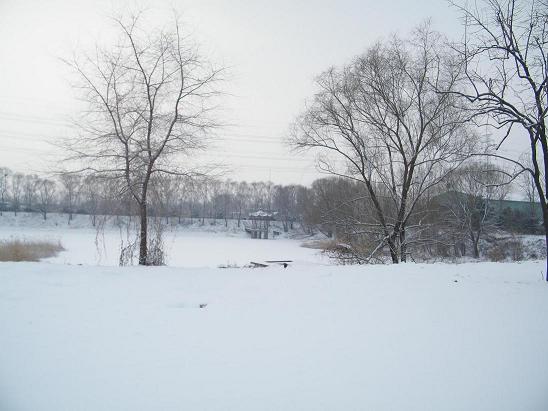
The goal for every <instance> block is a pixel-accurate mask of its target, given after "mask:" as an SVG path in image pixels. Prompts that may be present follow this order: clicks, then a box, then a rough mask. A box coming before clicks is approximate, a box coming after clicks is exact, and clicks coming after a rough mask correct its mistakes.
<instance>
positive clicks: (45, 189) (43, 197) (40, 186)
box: [37, 178, 56, 220]
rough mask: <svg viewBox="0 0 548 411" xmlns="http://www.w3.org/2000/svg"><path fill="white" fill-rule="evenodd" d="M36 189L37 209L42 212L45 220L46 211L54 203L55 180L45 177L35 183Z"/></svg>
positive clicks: (47, 211) (48, 210)
mask: <svg viewBox="0 0 548 411" xmlns="http://www.w3.org/2000/svg"><path fill="white" fill-rule="evenodd" d="M37 191H38V209H39V210H40V212H41V213H42V217H44V220H47V217H48V213H49V212H50V211H51V207H52V206H53V204H54V203H55V193H56V186H55V182H54V181H52V180H48V179H47V178H45V179H41V180H39V181H38V183H37Z"/></svg>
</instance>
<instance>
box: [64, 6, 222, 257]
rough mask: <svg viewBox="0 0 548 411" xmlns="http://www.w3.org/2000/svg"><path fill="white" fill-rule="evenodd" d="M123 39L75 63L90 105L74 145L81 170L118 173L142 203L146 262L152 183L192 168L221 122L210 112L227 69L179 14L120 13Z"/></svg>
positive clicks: (142, 249)
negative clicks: (150, 21)
mask: <svg viewBox="0 0 548 411" xmlns="http://www.w3.org/2000/svg"><path fill="white" fill-rule="evenodd" d="M114 24H115V25H116V27H117V28H118V30H119V33H120V38H119V39H118V42H117V43H115V44H113V45H111V46H109V47H105V48H102V47H99V46H98V47H97V51H96V53H95V54H94V55H93V56H88V55H86V56H84V57H81V58H76V59H75V60H73V61H71V62H70V65H71V66H72V67H73V69H74V70H75V72H76V73H77V75H78V78H79V82H78V87H79V89H80V91H81V94H82V97H83V99H84V101H85V102H86V103H87V104H88V105H89V109H88V111H87V112H86V113H85V115H84V116H83V117H84V118H83V124H84V126H83V128H82V132H81V134H80V136H79V137H77V138H75V139H72V140H71V141H70V143H69V144H68V145H67V146H68V148H69V150H70V152H71V156H70V158H69V160H74V162H75V163H82V162H83V163H84V166H83V167H80V168H77V169H75V170H74V171H79V172H87V173H91V174H95V175H97V176H100V177H105V178H111V179H116V180H118V181H119V182H120V187H121V189H122V191H123V192H122V193H120V195H124V194H125V193H129V194H130V195H131V197H132V198H133V200H134V201H135V203H136V204H137V206H138V209H139V217H140V233H139V264H141V265H147V264H150V261H149V260H148V259H147V255H148V241H147V232H148V229H147V223H148V220H147V217H148V209H147V206H148V202H149V198H148V195H149V186H150V184H151V179H152V178H153V176H155V175H157V174H170V175H189V174H193V173H195V172H196V170H195V169H194V171H193V169H192V168H191V167H190V160H189V159H190V157H189V156H190V155H191V154H192V153H195V152H196V150H200V149H203V148H204V147H205V137H206V135H207V131H208V130H210V129H211V128H212V127H214V126H215V123H214V122H213V121H212V119H211V116H210V115H209V114H210V112H211V110H212V109H213V108H214V105H215V104H216V101H215V99H214V97H215V96H217V95H218V92H217V89H216V83H217V82H218V81H219V80H220V73H221V70H220V69H216V68H214V67H213V66H212V65H211V64H209V63H208V62H206V61H205V60H204V59H202V57H201V56H200V55H199V53H198V51H197V48H196V47H195V46H194V45H193V44H191V43H190V40H189V38H188V36H185V35H184V33H183V31H182V27H181V25H180V24H179V22H178V21H177V20H175V21H174V22H173V24H172V26H171V28H169V29H164V28H158V27H152V28H150V27H147V25H146V21H145V16H143V14H142V13H141V14H137V15H132V16H130V17H129V18H115V19H114Z"/></svg>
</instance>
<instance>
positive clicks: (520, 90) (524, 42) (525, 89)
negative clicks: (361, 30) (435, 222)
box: [453, 0, 548, 281]
mask: <svg viewBox="0 0 548 411" xmlns="http://www.w3.org/2000/svg"><path fill="white" fill-rule="evenodd" d="M453 4H454V5H455V7H457V8H458V10H459V11H460V12H461V15H462V19H463V22H464V26H465V37H464V41H463V42H462V44H460V45H459V46H458V49H459V51H460V53H461V54H462V58H463V60H464V61H465V66H464V73H463V74H464V76H463V77H464V79H465V80H466V81H467V83H468V85H469V86H470V88H469V89H468V91H466V92H461V93H459V95H461V96H462V97H464V98H466V99H467V100H468V101H470V102H472V103H474V104H475V108H476V109H477V114H478V115H480V116H486V117H487V118H488V122H489V123H490V124H492V125H493V126H495V127H496V128H499V129H502V130H504V131H505V134H504V136H503V137H502V138H501V140H500V141H499V143H498V146H497V149H498V147H500V146H501V145H502V144H503V143H504V141H505V140H506V139H507V137H508V136H509V135H510V133H511V131H512V129H513V128H514V129H516V132H519V133H521V134H523V135H524V136H523V137H524V138H526V141H527V143H528V146H529V154H530V158H531V162H530V165H528V164H523V163H521V162H519V161H516V160H515V159H511V158H506V159H507V160H509V161H511V162H512V163H513V164H514V165H516V166H517V168H518V169H519V171H518V173H519V172H526V173H529V174H530V175H531V176H532V179H533V182H534V185H535V189H536V191H537V194H538V198H539V200H540V204H541V206H542V213H543V221H544V230H545V236H546V240H547V241H546V247H547V250H548V193H547V192H546V188H547V186H548V141H547V139H546V116H547V115H548V55H547V54H548V2H547V1H546V0H480V1H478V2H474V3H472V6H468V5H462V4H461V3H459V2H454V3H453ZM491 155H492V156H494V157H501V158H505V157H504V156H503V155H499V154H497V153H491ZM546 280H547V281H548V258H547V270H546Z"/></svg>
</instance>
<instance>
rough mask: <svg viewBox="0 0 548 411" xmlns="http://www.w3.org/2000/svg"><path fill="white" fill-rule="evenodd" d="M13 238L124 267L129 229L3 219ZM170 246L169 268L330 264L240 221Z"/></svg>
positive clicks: (1, 225) (173, 230) (185, 233)
mask: <svg viewBox="0 0 548 411" xmlns="http://www.w3.org/2000/svg"><path fill="white" fill-rule="evenodd" d="M134 234H135V232H132V235H134ZM9 238H19V239H26V240H44V239H48V240H52V241H60V242H61V244H62V245H63V247H65V249H66V251H64V252H61V253H60V254H59V255H58V256H56V257H53V258H50V259H48V260H47V261H49V262H52V263H61V264H72V265H78V264H85V265H118V262H119V255H120V244H121V242H122V241H124V243H125V244H127V241H128V236H127V231H126V229H125V228H122V229H120V228H118V227H116V226H115V225H114V221H112V220H111V221H109V223H107V224H106V225H105V227H104V229H103V230H99V231H98V230H97V229H95V228H93V227H92V226H91V223H90V218H89V217H88V216H84V215H77V216H75V219H74V220H73V221H72V222H71V224H70V225H69V224H67V217H66V215H59V214H51V215H49V217H48V219H47V220H46V221H44V220H43V219H42V217H41V216H40V215H39V214H29V213H22V214H20V215H19V216H18V217H15V216H13V214H11V213H4V216H1V217H0V239H9ZM129 239H130V240H134V238H133V237H131V238H129ZM164 244H165V251H166V253H167V264H168V265H170V266H177V267H218V266H220V265H239V266H242V265H245V264H249V262H250V261H264V260H293V261H296V262H300V263H320V264H329V260H328V259H327V258H326V257H324V256H322V255H321V254H320V253H319V252H318V250H315V249H310V248H305V247H301V242H300V241H296V240H292V239H289V238H283V237H282V238H276V239H269V240H253V239H251V238H249V236H248V235H247V234H246V233H245V232H244V231H243V228H237V227H236V225H235V222H234V221H231V222H230V224H229V227H228V228H226V227H225V226H224V223H223V222H222V220H218V223H217V224H216V225H211V224H210V222H206V225H204V226H201V225H200V224H199V223H198V222H197V221H195V224H194V225H189V226H174V227H170V228H167V229H166V231H165V234H164Z"/></svg>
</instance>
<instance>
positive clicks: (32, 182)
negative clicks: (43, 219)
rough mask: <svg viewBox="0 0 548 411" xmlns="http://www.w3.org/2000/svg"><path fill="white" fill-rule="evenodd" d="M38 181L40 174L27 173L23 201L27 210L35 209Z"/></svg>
mask: <svg viewBox="0 0 548 411" xmlns="http://www.w3.org/2000/svg"><path fill="white" fill-rule="evenodd" d="M38 182H39V180H38V176H36V175H34V174H31V175H29V174H27V175H25V181H24V182H23V201H24V203H25V208H26V210H27V211H33V205H34V200H35V198H36V191H37V188H38Z"/></svg>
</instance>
